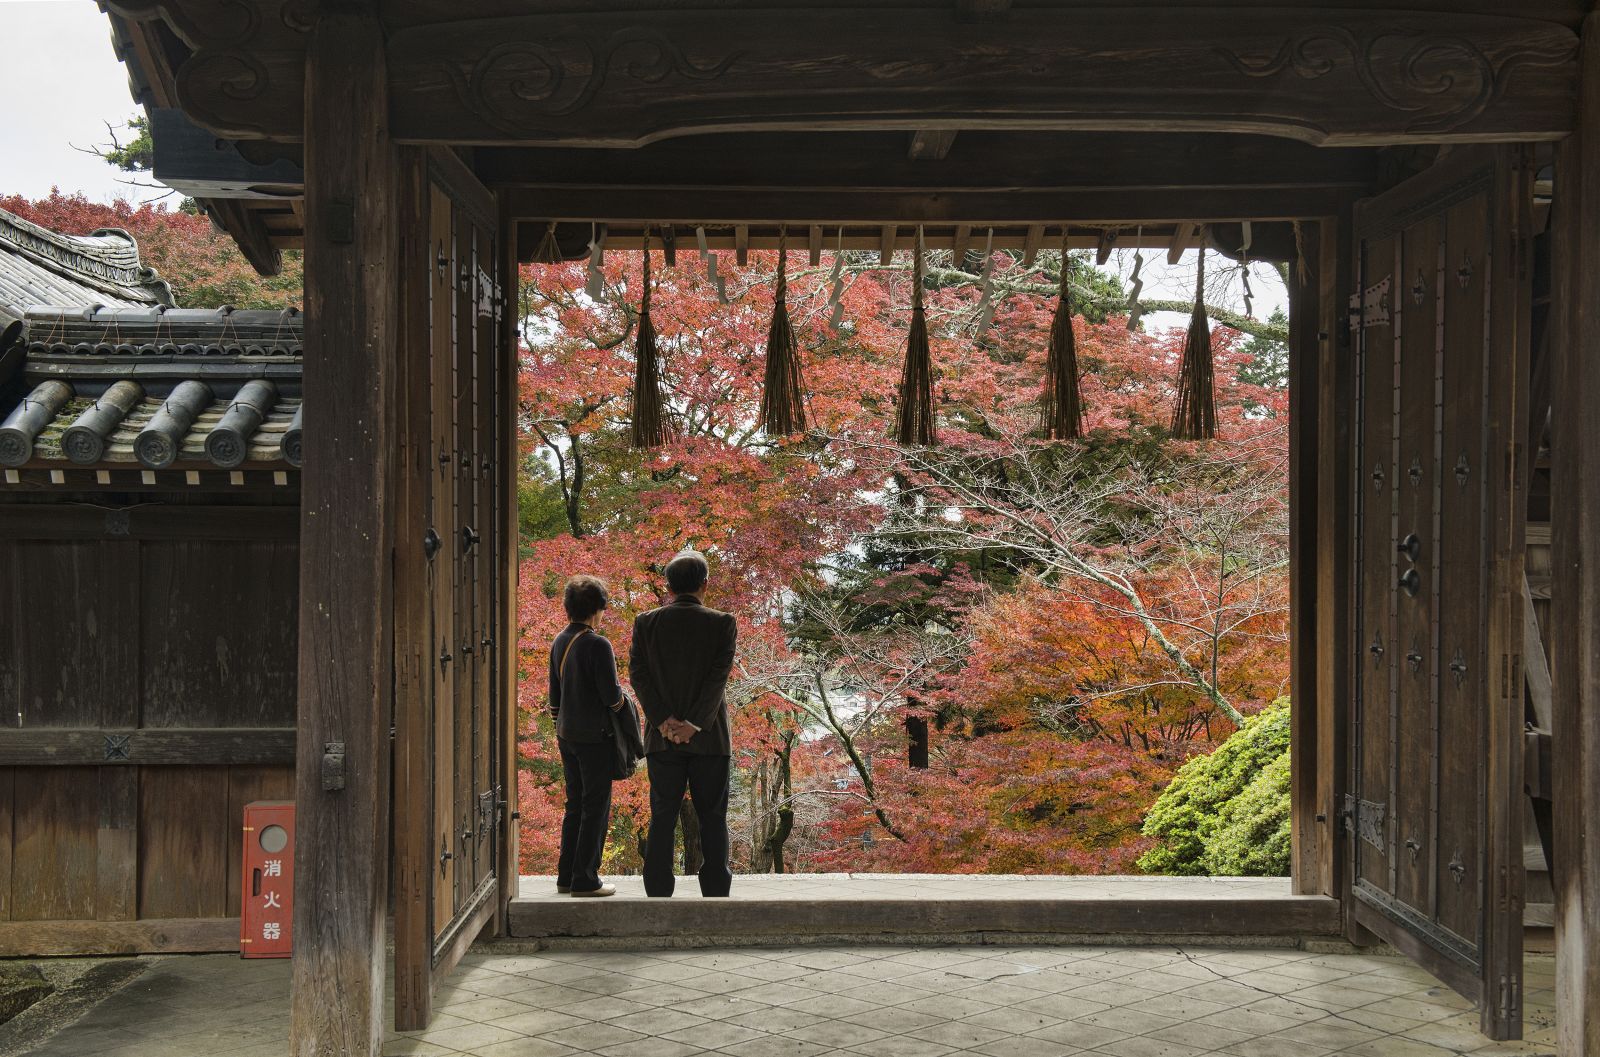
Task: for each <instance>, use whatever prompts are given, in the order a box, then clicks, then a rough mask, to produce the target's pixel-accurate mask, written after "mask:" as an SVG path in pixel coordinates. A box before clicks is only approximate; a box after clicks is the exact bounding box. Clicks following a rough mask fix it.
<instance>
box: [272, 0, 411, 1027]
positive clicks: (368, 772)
mask: <svg viewBox="0 0 1600 1057" xmlns="http://www.w3.org/2000/svg"><path fill="white" fill-rule="evenodd" d="M386 85H387V74H386V71H385V64H384V49H383V36H382V29H381V27H380V25H379V23H378V20H377V18H376V17H375V16H374V15H373V14H372V13H371V12H370V10H367V9H362V8H358V7H355V6H353V5H352V6H343V5H341V6H333V5H328V6H327V7H324V8H323V10H322V13H321V14H320V15H319V16H318V17H317V21H316V25H315V27H314V28H313V29H312V31H311V35H310V41H309V48H308V50H307V53H306V87H305V98H306V112H305V171H306V205H305V212H306V259H305V269H306V271H305V274H306V278H305V283H306V328H305V353H306V355H305V373H304V383H305V444H306V457H305V468H304V470H303V476H302V479H301V481H302V483H301V530H300V555H301V558H300V682H299V690H300V717H299V741H298V749H297V758H298V768H297V773H296V779H295V781H296V803H297V818H296V828H297V834H296V836H297V846H296V855H295V908H294V993H293V999H292V1023H291V1046H290V1053H291V1054H293V1055H294V1057H369V1055H375V1054H377V1053H378V1049H379V1045H380V1043H381V1041H382V1037H383V1023H382V1019H383V992H384V918H385V913H386V910H387V907H386V903H387V895H388V888H387V884H388V829H389V782H390V760H389V724H390V696H391V686H390V678H391V671H392V648H393V644H392V641H391V637H390V636H391V624H390V619H391V618H390V606H391V589H392V584H391V560H392V559H391V554H390V551H391V540H392V535H393V523H392V513H393V512H392V510H391V507H392V505H393V501H394V498H393V491H394V480H395V477H396V470H395V465H394V463H395V458H394V447H395V440H396V417H397V412H396V410H395V399H394V395H395V379H394V372H395V359H396V355H397V353H396V345H397V342H398V338H399V326H398V321H397V294H396V283H397V272H396V247H395V239H396V236H395V229H396V221H397V218H396V203H395V199H396V193H397V190H396V180H397V165H396V161H395V152H394V149H393V148H392V146H391V145H390V142H389V134H388V100H387V88H386ZM341 748H342V756H341V755H339V754H338V750H339V749H341Z"/></svg>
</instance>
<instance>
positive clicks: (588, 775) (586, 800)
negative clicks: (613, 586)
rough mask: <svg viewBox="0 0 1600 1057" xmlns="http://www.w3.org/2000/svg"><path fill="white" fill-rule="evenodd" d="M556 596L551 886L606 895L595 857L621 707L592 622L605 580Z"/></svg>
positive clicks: (576, 583)
mask: <svg viewBox="0 0 1600 1057" xmlns="http://www.w3.org/2000/svg"><path fill="white" fill-rule="evenodd" d="M561 601H562V605H563V606H565V607H566V610H567V619H568V620H569V621H570V623H569V624H568V625H567V626H566V628H565V629H564V630H563V631H562V632H561V634H559V635H557V636H556V641H555V642H554V643H553V644H552V645H551V647H550V714H551V715H552V716H554V717H555V721H556V741H557V742H558V743H559V744H560V746H561V767H562V770H563V771H564V772H565V773H566V779H567V812H566V815H565V817H563V819H562V821H561V859H560V862H559V864H558V865H557V866H556V891H558V892H571V893H572V894H573V895H574V896H608V895H613V894H614V893H615V892H616V890H617V889H616V886H615V885H609V884H603V883H601V881H600V855H601V853H602V852H603V851H604V850H605V844H606V830H607V829H608V828H609V827H610V825H611V782H612V776H613V775H614V774H615V768H616V748H615V744H614V742H613V741H612V731H611V715H610V713H611V712H612V711H615V710H618V709H620V708H621V707H622V687H621V685H619V683H618V682H617V661H616V657H615V656H614V655H613V654H612V652H611V643H610V642H609V641H608V640H607V639H606V637H605V636H604V635H601V634H600V633H599V632H598V631H596V630H595V625H596V624H598V623H599V621H600V614H601V613H603V612H604V611H605V608H606V604H607V603H608V602H609V601H610V596H609V594H608V593H607V591H606V584H605V581H604V580H601V579H599V578H598V577H594V576H574V577H573V578H572V579H570V580H568V581H567V589H566V591H565V592H564V594H563V595H562V599H561Z"/></svg>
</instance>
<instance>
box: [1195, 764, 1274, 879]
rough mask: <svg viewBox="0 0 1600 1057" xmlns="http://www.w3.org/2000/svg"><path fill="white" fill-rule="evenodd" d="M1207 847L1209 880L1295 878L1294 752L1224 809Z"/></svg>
mask: <svg viewBox="0 0 1600 1057" xmlns="http://www.w3.org/2000/svg"><path fill="white" fill-rule="evenodd" d="M1205 844H1206V850H1205V855H1204V857H1203V861H1204V864H1205V872H1206V873H1208V874H1213V875H1215V876H1220V877H1277V876H1281V875H1283V874H1286V873H1288V872H1289V754H1288V752H1285V753H1284V754H1283V755H1282V756H1279V757H1278V758H1277V759H1275V760H1273V761H1272V762H1271V763H1269V764H1267V766H1266V769H1265V770H1263V771H1262V772H1261V773H1260V774H1259V775H1257V776H1256V779H1255V781H1253V782H1251V783H1250V784H1249V785H1247V786H1245V787H1244V791H1243V792H1241V793H1240V794H1239V795H1238V796H1236V797H1234V798H1233V799H1232V800H1230V801H1228V802H1227V803H1226V804H1223V805H1222V810H1221V812H1219V813H1218V815H1217V823H1216V827H1215V828H1214V829H1213V831H1212V832H1211V834H1210V836H1209V838H1208V839H1207V840H1206V842H1205Z"/></svg>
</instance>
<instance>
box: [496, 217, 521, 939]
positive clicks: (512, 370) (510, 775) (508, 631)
mask: <svg viewBox="0 0 1600 1057" xmlns="http://www.w3.org/2000/svg"><path fill="white" fill-rule="evenodd" d="M499 210H500V211H499V225H498V226H499V232H498V236H497V237H498V240H499V241H498V243H497V249H498V250H499V254H500V257H499V272H500V275H499V283H500V296H501V297H502V298H504V303H503V304H502V306H501V309H500V336H499V355H498V356H496V357H495V371H496V375H497V377H496V389H495V402H494V415H495V429H494V444H495V448H496V451H495V456H494V465H495V470H496V473H497V478H496V485H497V489H498V492H499V497H500V498H499V508H498V511H497V513H498V515H499V517H500V524H499V526H498V528H499V530H500V531H499V533H498V534H497V536H496V539H497V543H498V546H497V548H496V550H495V552H494V559H495V561H496V562H497V563H498V565H499V568H498V570H497V572H498V576H497V578H496V590H497V591H498V596H497V597H496V598H495V605H496V606H497V607H498V622H497V627H496V631H495V652H494V657H495V676H494V677H495V680H496V684H497V686H498V689H499V694H498V697H499V701H500V707H499V711H498V714H497V715H496V717H495V718H496V720H497V721H498V722H499V724H500V733H499V738H498V742H497V744H498V751H499V754H500V770H499V773H500V782H501V783H502V785H503V788H504V791H503V794H502V795H503V796H504V797H505V803H506V806H505V812H504V815H503V816H502V822H501V827H500V843H499V846H498V851H499V854H498V856H497V858H496V862H495V864H494V868H495V874H496V876H498V877H499V878H500V898H499V900H498V901H497V904H498V905H497V908H496V913H495V933H496V934H497V935H500V936H507V935H510V931H511V920H510V916H509V915H508V914H507V913H506V911H507V909H508V908H509V907H510V905H511V900H513V899H515V898H516V896H517V884H518V881H519V874H520V872H521V871H520V864H521V848H522V841H521V839H520V829H521V827H520V826H519V825H518V821H519V819H520V817H521V808H520V806H519V805H520V804H521V798H520V797H519V796H518V790H519V778H520V775H519V774H518V773H517V727H518V723H517V656H518V648H519V646H520V645H521V642H522V634H521V632H522V629H521V628H520V627H518V624H517V589H518V581H519V579H520V569H521V563H520V561H519V560H518V553H519V551H520V546H519V545H520V543H521V540H520V539H519V538H518V526H519V524H520V522H519V521H518V518H517V513H518V506H517V484H518V481H519V480H520V478H521V467H522V453H521V448H520V446H519V442H518V437H517V408H518V407H519V406H520V402H519V399H520V398H519V394H518V391H517V376H518V373H519V367H520V360H519V358H518V354H517V350H518V342H519V336H520V334H521V327H522V309H521V306H522V297H521V275H522V272H521V268H520V266H519V265H518V264H517V222H516V220H515V219H514V218H513V217H512V215H511V211H510V208H509V206H508V205H507V202H506V200H505V196H504V195H501V196H500V202H499Z"/></svg>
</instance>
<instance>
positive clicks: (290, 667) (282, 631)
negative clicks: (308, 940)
mask: <svg viewBox="0 0 1600 1057" xmlns="http://www.w3.org/2000/svg"><path fill="white" fill-rule="evenodd" d="M141 509H142V510H145V511H148V510H149V509H150V508H149V507H148V506H147V507H144V508H141ZM197 509H198V508H197ZM216 510H217V508H207V509H206V511H205V515H206V516H205V517H203V518H197V519H196V520H195V521H194V522H192V523H191V522H186V521H185V520H184V519H183V518H182V517H154V518H145V519H144V520H142V521H140V522H138V523H133V521H132V519H130V521H129V522H128V523H126V524H122V525H121V527H116V528H113V527H111V526H109V525H108V523H107V519H106V517H105V512H104V510H103V509H101V508H99V507H88V506H86V505H81V504H76V503H70V502H68V503H55V504H49V505H44V504H7V505H6V506H5V507H3V508H0V511H3V513H4V517H5V520H6V535H5V537H4V539H0V581H3V582H5V583H6V584H7V585H8V586H9V588H10V589H9V590H8V592H7V595H6V597H5V599H4V600H3V601H0V956H6V955H30V954H72V953H121V952H129V951H136V950H152V951H156V950H166V951H175V950H228V949H237V947H238V927H237V924H236V921H235V920H234V919H236V918H237V917H238V907H239V872H240V865H239V860H240V856H241V852H242V848H241V846H240V840H241V830H240V825H241V818H242V815H243V809H244V805H245V804H246V803H249V802H250V801H252V800H262V799H285V798H287V797H290V796H292V792H293V773H294V765H293V751H292V730H293V727H294V723H295V687H294V680H295V645H296V638H297V636H296V631H295V629H296V620H297V617H296V606H297V599H298V584H297V581H296V578H297V569H298V565H299V549H298V545H297V542H296V539H295V536H294V522H293V521H292V520H289V519H286V518H284V517H282V516H280V515H281V514H282V513H283V512H284V511H283V508H281V507H272V508H268V509H267V510H265V511H263V509H262V508H258V507H249V506H239V507H231V508H222V511H223V512H222V514H221V515H218V514H217V513H216ZM180 513H181V511H180ZM270 525H276V526H278V527H279V528H280V529H281V530H282V531H280V532H279V534H278V538H262V537H263V536H264V535H265V533H264V532H263V526H270ZM130 526H131V527H130ZM233 528H236V529H237V531H232V529H233ZM230 537H236V538H230ZM108 739H116V740H119V741H120V740H121V739H126V745H125V751H126V753H127V758H126V759H125V760H124V759H111V758H108V756H115V755H116V752H115V751H108V747H109V745H110V741H109V740H108Z"/></svg>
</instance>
